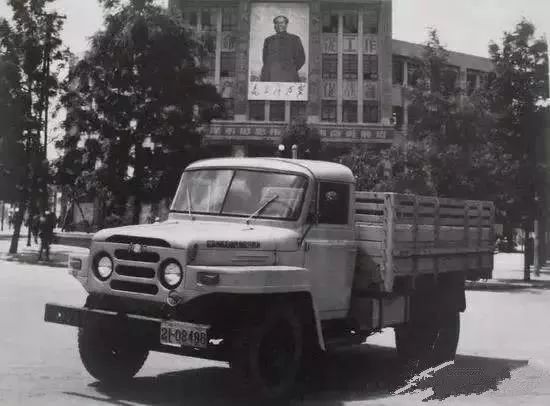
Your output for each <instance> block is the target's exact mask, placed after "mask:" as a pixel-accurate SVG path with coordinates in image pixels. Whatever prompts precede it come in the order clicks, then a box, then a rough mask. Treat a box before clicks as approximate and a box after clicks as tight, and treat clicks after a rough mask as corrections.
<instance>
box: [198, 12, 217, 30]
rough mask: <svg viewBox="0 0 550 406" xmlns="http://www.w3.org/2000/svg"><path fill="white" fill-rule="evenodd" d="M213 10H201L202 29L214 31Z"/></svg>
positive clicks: (214, 19) (214, 15)
mask: <svg viewBox="0 0 550 406" xmlns="http://www.w3.org/2000/svg"><path fill="white" fill-rule="evenodd" d="M212 11H213V10H209V9H203V10H201V27H202V30H203V31H216V18H215V17H216V14H215V13H213V12H212Z"/></svg>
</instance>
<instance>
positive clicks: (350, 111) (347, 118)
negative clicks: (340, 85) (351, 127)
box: [342, 100, 357, 123]
mask: <svg viewBox="0 0 550 406" xmlns="http://www.w3.org/2000/svg"><path fill="white" fill-rule="evenodd" d="M342 121H343V122H344V123H356V122H357V102H356V101H351V100H344V101H343V102H342Z"/></svg>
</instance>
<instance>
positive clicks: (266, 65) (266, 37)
mask: <svg viewBox="0 0 550 406" xmlns="http://www.w3.org/2000/svg"><path fill="white" fill-rule="evenodd" d="M308 56H309V5H308V4H305V3H252V4H251V5H250V49H249V69H248V71H249V83H248V99H249V100H294V101H307V99H308V92H307V81H308Z"/></svg>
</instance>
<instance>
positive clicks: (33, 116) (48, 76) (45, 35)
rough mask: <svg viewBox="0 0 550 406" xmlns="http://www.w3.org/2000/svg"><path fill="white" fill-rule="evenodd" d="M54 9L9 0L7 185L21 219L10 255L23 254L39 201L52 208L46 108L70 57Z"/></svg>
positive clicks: (1, 52) (1, 100) (0, 48)
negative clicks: (25, 232)
mask: <svg viewBox="0 0 550 406" xmlns="http://www.w3.org/2000/svg"><path fill="white" fill-rule="evenodd" d="M51 3H53V0H9V1H8V4H9V5H10V7H11V9H12V12H13V16H12V22H11V23H10V22H8V21H7V20H6V19H3V18H0V60H1V65H2V66H1V67H0V115H1V116H3V120H2V126H3V129H2V140H1V142H2V153H1V155H2V157H1V159H2V166H3V171H4V175H5V176H4V177H3V182H4V183H6V184H7V185H6V190H8V191H10V196H11V199H17V205H18V208H19V213H20V215H19V216H17V217H16V218H15V224H14V234H13V238H12V244H11V246H10V252H16V251H17V245H18V240H19V233H20V227H21V222H22V220H23V214H24V213H25V211H26V210H29V212H30V214H32V212H33V211H36V210H38V209H39V208H38V207H37V206H38V203H37V198H38V197H39V196H40V197H41V199H40V200H39V201H40V204H41V205H42V206H43V207H42V208H45V205H46V204H47V184H48V180H49V172H48V165H47V161H45V154H46V148H47V146H46V145H44V144H41V134H42V133H43V132H44V131H45V127H46V124H45V123H46V122H47V118H46V117H47V108H46V106H47V105H48V102H49V100H50V99H51V98H52V97H54V96H55V95H56V94H57V92H58V90H59V88H58V76H59V70H61V69H63V63H64V61H66V59H67V56H68V51H66V50H63V49H62V42H61V39H60V32H61V29H62V27H63V16H62V15H60V14H58V13H56V12H51V11H47V10H46V9H47V6H48V5H50V4H51ZM50 64H51V65H52V66H53V67H54V69H53V70H51V69H50ZM4 119H5V121H4ZM6 175H7V176H6Z"/></svg>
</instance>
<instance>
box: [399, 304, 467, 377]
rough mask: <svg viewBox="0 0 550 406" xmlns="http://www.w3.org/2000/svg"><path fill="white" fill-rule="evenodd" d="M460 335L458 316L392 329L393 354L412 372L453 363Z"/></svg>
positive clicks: (457, 313) (456, 314) (444, 316)
mask: <svg viewBox="0 0 550 406" xmlns="http://www.w3.org/2000/svg"><path fill="white" fill-rule="evenodd" d="M459 335H460V313H459V312H453V313H452V314H447V315H441V316H440V317H437V318H436V320H434V321H424V322H413V323H409V324H408V325H405V326H400V327H396V328H395V344H396V348H397V354H398V355H399V358H400V359H401V360H402V362H403V363H404V364H405V365H406V366H407V367H408V368H409V369H412V370H413V371H418V370H423V369H426V368H429V367H432V366H435V365H439V364H441V363H443V362H446V361H450V360H453V359H454V358H455V355H456V348H457V346H458V338H459Z"/></svg>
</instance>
